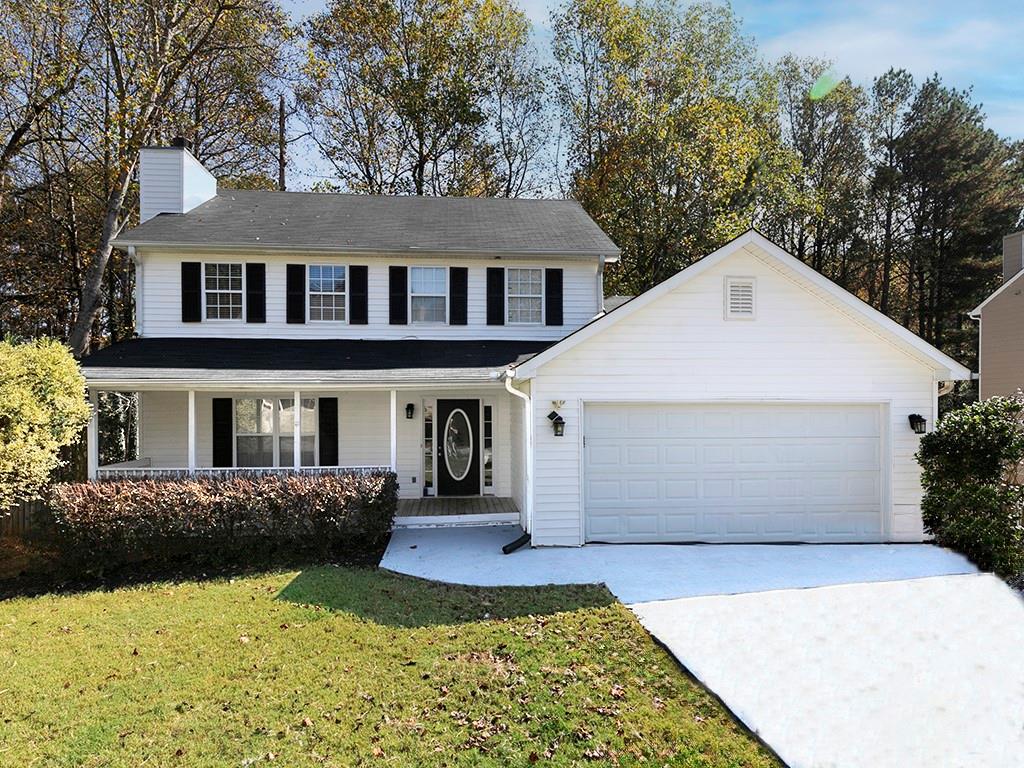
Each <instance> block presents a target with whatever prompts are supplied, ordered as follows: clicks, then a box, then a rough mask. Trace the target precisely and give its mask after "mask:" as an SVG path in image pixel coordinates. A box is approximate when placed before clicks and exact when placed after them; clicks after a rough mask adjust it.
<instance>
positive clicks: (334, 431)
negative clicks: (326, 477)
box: [319, 397, 338, 467]
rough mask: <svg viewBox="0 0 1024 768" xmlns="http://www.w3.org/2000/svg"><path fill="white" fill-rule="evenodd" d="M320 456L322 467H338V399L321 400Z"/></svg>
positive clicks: (322, 398) (327, 398)
mask: <svg viewBox="0 0 1024 768" xmlns="http://www.w3.org/2000/svg"><path fill="white" fill-rule="evenodd" d="M319 405H320V413H319V421H320V424H319V427H320V456H319V464H320V466H321V467H336V466H338V398H336V397H321V398H320V403H319Z"/></svg>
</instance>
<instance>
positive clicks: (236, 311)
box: [204, 264, 242, 320]
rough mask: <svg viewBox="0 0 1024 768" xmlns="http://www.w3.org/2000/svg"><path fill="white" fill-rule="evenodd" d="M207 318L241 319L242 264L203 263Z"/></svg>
mask: <svg viewBox="0 0 1024 768" xmlns="http://www.w3.org/2000/svg"><path fill="white" fill-rule="evenodd" d="M204 278H205V280H204V288H205V291H204V292H205V305H206V319H207V320H241V319H242V265H241V264H205V265H204Z"/></svg>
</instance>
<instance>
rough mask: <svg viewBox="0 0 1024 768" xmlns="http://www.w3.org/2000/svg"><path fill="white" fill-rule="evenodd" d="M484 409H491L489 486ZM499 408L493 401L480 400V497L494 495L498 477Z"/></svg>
mask: <svg viewBox="0 0 1024 768" xmlns="http://www.w3.org/2000/svg"><path fill="white" fill-rule="evenodd" d="M484 408H490V409H491V484H490V485H488V484H487V470H486V467H484V449H485V447H486V445H487V437H486V436H485V434H484V424H485V422H484ZM497 437H498V408H497V406H496V405H495V403H494V401H493V400H490V399H484V398H481V399H480V495H481V496H493V495H494V485H495V483H494V481H495V480H496V479H497V475H498V460H497V459H498V451H497V446H498V440H497Z"/></svg>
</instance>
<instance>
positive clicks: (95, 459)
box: [85, 387, 100, 480]
mask: <svg viewBox="0 0 1024 768" xmlns="http://www.w3.org/2000/svg"><path fill="white" fill-rule="evenodd" d="M99 410H100V409H99V392H97V391H96V390H95V389H93V388H92V387H90V388H89V423H88V424H87V425H86V427H85V445H86V454H87V455H88V461H87V462H86V464H87V467H88V475H89V479H90V480H95V479H96V478H97V476H98V475H99V467H100V417H99Z"/></svg>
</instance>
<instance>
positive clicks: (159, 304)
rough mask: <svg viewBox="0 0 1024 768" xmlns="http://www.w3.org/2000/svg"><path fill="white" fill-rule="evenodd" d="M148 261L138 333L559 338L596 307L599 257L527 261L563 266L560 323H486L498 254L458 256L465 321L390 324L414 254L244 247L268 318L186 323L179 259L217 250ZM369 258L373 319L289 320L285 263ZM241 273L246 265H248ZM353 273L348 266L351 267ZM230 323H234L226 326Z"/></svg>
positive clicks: (151, 254) (150, 253) (159, 255)
mask: <svg viewBox="0 0 1024 768" xmlns="http://www.w3.org/2000/svg"><path fill="white" fill-rule="evenodd" d="M138 252H139V254H140V255H141V257H142V259H143V262H144V271H145V280H144V281H143V284H142V287H141V291H140V293H141V309H142V311H141V314H140V317H141V320H142V322H141V325H140V327H139V329H138V330H139V333H140V334H141V335H142V336H148V337H182V336H187V337H193V338H195V337H200V338H213V337H218V336H224V335H225V334H228V335H230V336H232V337H235V338H258V339H262V338H282V339H346V338H347V339H367V338H369V339H403V338H408V337H410V336H415V337H417V338H423V339H482V338H487V339H546V340H556V339H560V338H562V337H563V336H565V335H566V334H568V333H570V332H571V331H573V330H575V329H576V328H578V327H579V326H581V325H584V324H585V323H588V322H590V320H592V319H593V318H594V316H595V315H596V314H597V313H598V311H599V307H600V304H599V302H598V297H597V284H598V283H597V263H596V261H594V262H579V261H557V260H546V261H545V262H544V263H543V264H537V263H536V262H524V266H536V267H537V268H543V267H544V266H551V267H560V268H561V269H562V270H563V275H564V285H563V313H564V320H565V324H564V325H563V326H545V325H534V326H522V325H503V326H498V325H487V267H493V266H494V263H495V262H494V260H493V259H484V258H471V257H459V258H458V259H452V260H451V264H452V265H454V266H465V267H467V268H468V270H469V272H468V286H467V289H468V290H467V324H466V325H413V324H410V325H391V324H390V322H389V319H390V318H389V314H388V308H389V284H388V267H389V266H392V265H394V266H400V265H405V266H417V264H416V263H415V262H414V261H413V260H411V259H406V260H402V259H388V258H382V257H367V258H363V257H361V256H358V257H357V256H348V257H345V258H344V259H342V258H341V257H339V258H338V259H337V260H336V261H332V260H331V259H328V258H326V257H323V256H317V257H305V258H304V257H301V256H299V255H297V254H283V255H282V254H277V253H268V254H266V255H254V254H246V256H245V257H244V259H239V261H246V262H257V263H262V264H266V309H267V321H266V322H265V323H244V322H235V323H212V322H211V323H206V322H203V323H183V322H181V262H182V261H202V260H204V259H205V260H206V261H211V262H213V261H217V260H218V257H217V256H215V255H213V254H188V255H183V254H180V253H172V252H168V251H154V250H151V249H145V248H139V249H138ZM299 263H304V264H306V265H307V269H308V267H309V265H314V264H329V263H337V264H346V265H349V266H351V265H353V264H364V265H366V266H367V267H368V274H367V289H368V318H367V319H368V323H367V324H366V325H348V324H343V323H330V322H309V323H303V324H289V323H287V322H286V315H285V298H286V294H285V286H286V277H285V270H286V265H287V264H299ZM243 273H244V269H243ZM346 276H347V277H348V278H349V281H350V279H351V270H349V271H348V274H347V275H346ZM227 326H230V331H227V330H226V327H227Z"/></svg>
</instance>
